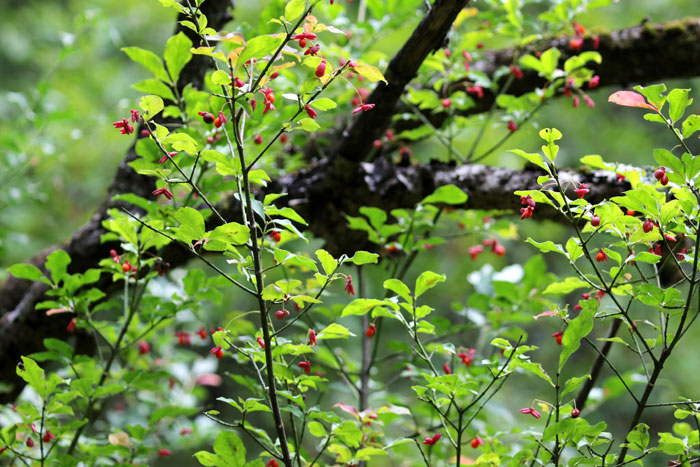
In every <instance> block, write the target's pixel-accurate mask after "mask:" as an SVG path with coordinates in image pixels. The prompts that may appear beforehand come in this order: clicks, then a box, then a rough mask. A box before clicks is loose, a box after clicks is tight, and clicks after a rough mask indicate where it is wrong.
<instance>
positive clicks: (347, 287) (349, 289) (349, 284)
mask: <svg viewBox="0 0 700 467" xmlns="http://www.w3.org/2000/svg"><path fill="white" fill-rule="evenodd" d="M345 291H346V292H347V293H348V295H355V287H353V285H352V276H347V277H346V278H345Z"/></svg>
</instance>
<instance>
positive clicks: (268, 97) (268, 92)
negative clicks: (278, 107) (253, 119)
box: [251, 88, 275, 144]
mask: <svg viewBox="0 0 700 467" xmlns="http://www.w3.org/2000/svg"><path fill="white" fill-rule="evenodd" d="M260 92H261V93H262V94H263V95H264V96H265V99H264V100H263V103H264V104H265V108H264V109H263V115H265V114H266V113H268V112H269V111H270V110H275V106H274V105H273V104H274V103H275V91H274V90H273V89H272V88H264V89H261V90H260ZM251 105H252V102H251ZM253 110H255V107H253ZM256 144H260V143H256Z"/></svg>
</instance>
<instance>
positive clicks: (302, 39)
mask: <svg viewBox="0 0 700 467" xmlns="http://www.w3.org/2000/svg"><path fill="white" fill-rule="evenodd" d="M317 37H318V36H317V35H316V34H314V33H311V32H303V33H301V34H296V35H295V36H294V37H292V39H294V40H295V41H297V42H298V43H299V47H301V48H304V47H306V41H307V40H314V39H316V38H317Z"/></svg>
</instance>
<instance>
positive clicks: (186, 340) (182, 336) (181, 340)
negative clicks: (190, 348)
mask: <svg viewBox="0 0 700 467" xmlns="http://www.w3.org/2000/svg"><path fill="white" fill-rule="evenodd" d="M175 337H177V339H178V344H180V345H190V344H191V343H192V341H190V333H189V332H185V331H178V332H176V333H175Z"/></svg>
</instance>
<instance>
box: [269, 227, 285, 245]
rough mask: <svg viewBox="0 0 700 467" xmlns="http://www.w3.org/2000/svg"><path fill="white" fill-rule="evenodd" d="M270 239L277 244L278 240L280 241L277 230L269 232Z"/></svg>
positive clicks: (280, 235) (280, 236) (280, 237)
mask: <svg viewBox="0 0 700 467" xmlns="http://www.w3.org/2000/svg"><path fill="white" fill-rule="evenodd" d="M270 238H271V239H273V240H274V241H275V242H277V243H279V242H280V240H282V234H280V233H279V232H278V231H277V230H273V231H272V232H270Z"/></svg>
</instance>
